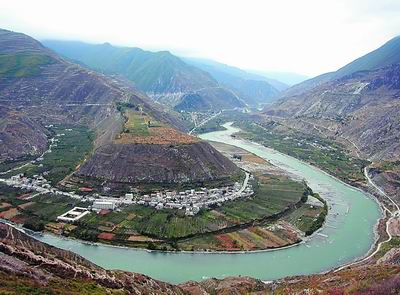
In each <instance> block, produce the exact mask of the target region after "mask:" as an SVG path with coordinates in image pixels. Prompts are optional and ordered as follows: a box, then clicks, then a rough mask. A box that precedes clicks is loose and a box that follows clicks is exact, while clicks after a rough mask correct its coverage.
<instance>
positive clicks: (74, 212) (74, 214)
mask: <svg viewBox="0 0 400 295" xmlns="http://www.w3.org/2000/svg"><path fill="white" fill-rule="evenodd" d="M89 213H90V211H89V210H88V209H87V208H82V207H75V208H73V209H71V210H69V211H68V212H66V213H64V214H63V215H60V216H58V217H57V220H58V221H63V222H68V223H74V222H75V221H77V220H79V219H81V218H82V217H83V216H85V215H87V214H89Z"/></svg>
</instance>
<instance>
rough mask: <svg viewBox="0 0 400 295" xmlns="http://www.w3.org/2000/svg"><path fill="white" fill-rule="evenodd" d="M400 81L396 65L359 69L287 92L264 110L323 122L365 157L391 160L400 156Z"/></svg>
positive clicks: (398, 68) (284, 115)
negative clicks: (295, 92)
mask: <svg viewBox="0 0 400 295" xmlns="http://www.w3.org/2000/svg"><path fill="white" fill-rule="evenodd" d="M399 81H400V65H399V64H395V65H391V66H387V67H384V68H381V69H378V70H374V71H364V72H357V73H354V74H352V75H348V76H344V77H343V78H340V79H336V80H332V81H328V82H325V83H323V84H322V85H320V86H317V87H315V88H313V89H312V90H309V91H307V92H305V93H303V94H300V95H294V96H290V97H285V98H283V99H282V100H280V101H279V102H277V103H276V104H274V105H273V106H271V107H269V108H267V109H266V111H265V112H266V113H267V114H269V115H275V116H283V117H288V118H289V117H290V118H292V120H291V122H292V124H293V126H296V125H299V124H301V120H300V119H299V118H303V119H307V120H309V121H311V122H315V123H316V124H317V125H320V124H322V125H324V128H327V129H328V130H329V129H331V131H332V132H333V133H334V134H336V135H337V136H341V137H344V138H348V139H349V140H351V141H352V142H354V143H355V145H356V146H357V147H358V149H359V150H361V151H362V153H363V155H364V156H365V157H370V158H372V159H393V158H396V157H399V155H400V141H399V138H400V127H399V126H400V124H399V123H400V102H399V99H398V98H399V93H400V82H399ZM294 117H298V118H297V119H296V118H294ZM293 118H294V119H293ZM317 120H319V121H318V122H317Z"/></svg>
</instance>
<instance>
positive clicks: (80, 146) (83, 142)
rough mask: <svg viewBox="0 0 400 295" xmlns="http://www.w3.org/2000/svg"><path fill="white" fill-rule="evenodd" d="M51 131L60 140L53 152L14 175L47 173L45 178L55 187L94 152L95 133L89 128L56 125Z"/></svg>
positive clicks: (30, 175) (29, 175)
mask: <svg viewBox="0 0 400 295" xmlns="http://www.w3.org/2000/svg"><path fill="white" fill-rule="evenodd" d="M50 131H51V132H52V134H53V136H55V138H56V139H58V142H57V143H56V144H57V146H54V147H53V148H52V152H51V153H46V154H45V155H44V157H43V160H42V161H39V162H35V163H31V164H29V165H28V166H26V167H24V168H22V169H19V170H17V171H14V172H13V173H12V174H16V173H25V175H26V176H28V177H32V176H33V175H35V174H41V173H45V174H46V176H45V178H46V179H47V180H49V181H50V182H51V183H52V184H53V185H54V184H56V183H58V182H59V181H60V180H62V179H63V178H64V177H66V176H67V175H68V174H70V173H72V172H73V171H74V170H75V168H76V167H77V165H79V164H80V163H81V162H82V161H83V160H84V159H85V157H86V156H87V155H89V153H90V152H91V150H92V143H93V140H94V133H93V132H92V131H91V130H89V129H88V128H87V127H84V126H71V125H56V126H54V127H52V128H50ZM61 134H64V135H62V136H60V135H61Z"/></svg>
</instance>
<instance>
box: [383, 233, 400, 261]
mask: <svg viewBox="0 0 400 295" xmlns="http://www.w3.org/2000/svg"><path fill="white" fill-rule="evenodd" d="M392 248H400V237H392V239H391V240H390V241H389V242H386V243H383V244H382V247H381V249H380V251H379V252H378V253H377V257H382V256H383V255H385V254H386V253H387V252H388V251H389V250H390V249H392Z"/></svg>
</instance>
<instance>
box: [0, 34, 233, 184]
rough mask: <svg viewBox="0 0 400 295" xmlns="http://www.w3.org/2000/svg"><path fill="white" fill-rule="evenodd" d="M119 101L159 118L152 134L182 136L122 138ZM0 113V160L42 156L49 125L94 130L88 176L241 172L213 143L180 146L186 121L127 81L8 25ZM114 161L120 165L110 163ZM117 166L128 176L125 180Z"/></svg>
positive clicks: (2, 43)
mask: <svg viewBox="0 0 400 295" xmlns="http://www.w3.org/2000/svg"><path fill="white" fill-rule="evenodd" d="M121 104H122V105H129V106H130V107H132V108H135V109H138V110H140V114H142V115H145V116H146V118H148V120H152V121H157V122H158V124H159V126H154V127H155V128H153V129H152V130H151V131H152V132H153V131H154V132H164V133H163V134H166V135H170V134H173V135H174V138H177V139H178V141H177V142H173V143H172V144H171V143H170V142H168V144H165V143H163V142H161V143H155V142H150V141H149V138H150V139H151V138H154V137H149V138H148V140H147V142H143V143H141V142H134V143H132V142H130V141H125V142H117V141H116V138H117V137H118V136H120V134H121V132H122V131H123V128H124V124H125V123H126V117H125V113H124V112H123V111H121V109H120V108H119V106H120V105H121ZM0 116H1V117H0V140H1V145H0V146H1V148H0V152H1V154H0V163H1V162H5V161H14V160H18V159H23V158H26V157H34V156H38V155H40V154H41V153H43V151H44V150H45V149H46V148H47V135H48V134H47V130H46V128H44V126H45V125H47V124H55V123H69V124H80V125H84V126H87V127H88V128H90V129H91V130H93V131H94V132H95V135H96V136H95V141H94V150H93V153H92V155H91V157H90V158H89V159H88V161H87V162H86V163H85V164H84V165H82V168H81V170H80V172H79V173H80V174H81V175H83V176H91V177H102V178H103V179H104V178H105V179H106V180H108V181H111V182H120V181H127V182H129V183H136V182H159V183H175V182H177V181H183V182H196V181H204V180H215V179H220V178H225V177H227V176H229V175H231V174H232V173H235V172H236V171H237V170H236V169H237V168H236V166H235V165H234V164H233V163H231V162H230V161H229V160H228V159H227V158H225V157H224V156H222V155H221V154H220V153H219V152H217V151H216V150H215V149H213V148H212V147H211V146H210V145H209V144H208V143H206V142H201V141H199V140H194V139H193V140H192V139H190V140H186V141H184V142H182V143H181V142H180V141H179V139H180V138H183V139H185V135H184V134H183V133H182V132H181V131H179V130H178V129H180V130H184V128H185V127H184V125H183V124H182V122H181V121H180V120H179V119H177V118H176V117H175V116H174V115H172V114H171V113H167V112H165V111H164V110H162V109H161V108H160V106H158V105H156V104H154V103H153V102H152V101H151V100H149V99H148V97H146V96H145V95H144V94H142V93H141V92H139V91H137V90H136V89H135V88H133V87H132V86H131V85H130V84H129V83H126V82H125V81H123V80H120V79H117V78H116V79H111V78H109V77H107V76H104V75H101V74H98V73H96V72H93V71H89V70H87V69H85V68H83V67H81V66H79V65H76V64H74V63H71V62H68V61H65V60H64V59H62V58H60V57H59V56H58V55H57V54H56V53H54V52H53V51H51V50H49V49H47V48H45V47H44V46H43V45H42V44H41V43H39V42H38V41H36V40H34V39H32V38H31V37H29V36H27V35H24V34H21V33H14V32H11V31H7V30H0ZM152 127H153V126H152ZM149 135H151V134H149ZM160 155H164V161H159V156H160ZM111 159H112V160H113V161H114V163H119V166H118V167H117V166H115V165H110V163H109V162H108V161H110V160H111ZM120 159H121V160H120ZM122 159H123V160H122ZM149 162H151V163H152V166H151V169H150V170H151V171H153V170H154V171H162V173H158V174H156V175H155V173H153V174H151V173H150V172H151V171H148V170H143V169H142V168H143V167H144V166H146V165H147V164H148V163H149ZM129 164H130V165H129ZM88 167H89V168H90V169H89V168H88ZM86 168H87V169H86ZM120 170H123V171H124V172H125V173H126V175H128V176H129V177H128V178H126V177H125V178H122V176H121V175H120V174H118V171H120ZM138 171H140V173H138ZM146 171H147V172H149V173H146ZM154 171H153V172H154Z"/></svg>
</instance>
